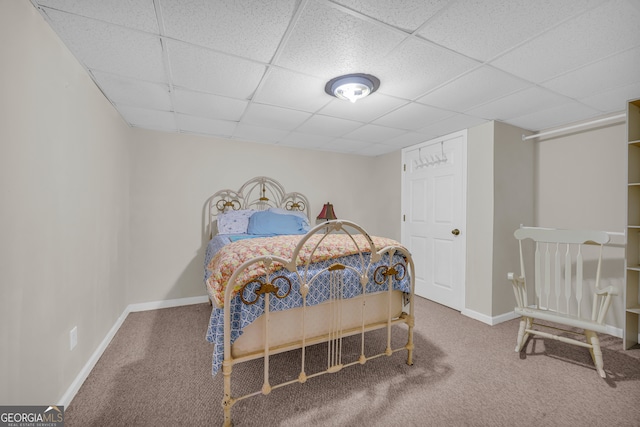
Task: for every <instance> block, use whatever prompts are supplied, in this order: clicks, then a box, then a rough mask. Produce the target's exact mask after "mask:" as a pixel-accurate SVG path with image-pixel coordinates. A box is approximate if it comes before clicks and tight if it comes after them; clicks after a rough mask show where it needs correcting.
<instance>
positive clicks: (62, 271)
mask: <svg viewBox="0 0 640 427" xmlns="http://www.w3.org/2000/svg"><path fill="white" fill-rule="evenodd" d="M0 57H2V65H1V70H2V71H1V74H2V78H1V79H0V93H2V96H0V118H1V119H2V126H0V147H1V154H0V195H1V202H0V236H1V237H0V239H1V240H0V316H1V317H0V332H1V335H0V342H1V343H2V344H0V346H1V347H2V350H1V351H0V404H3V405H6V404H22V405H25V404H32V405H36V404H38V405H43V404H56V403H58V402H59V399H60V398H61V396H62V394H63V393H64V392H65V390H66V389H67V388H68V387H69V385H70V384H71V383H72V381H73V380H74V379H75V378H76V376H77V375H78V373H79V372H80V370H81V369H82V367H83V366H84V365H85V364H86V363H87V360H88V359H89V357H90V355H91V354H92V353H93V352H94V351H95V349H96V348H97V346H98V344H99V343H100V342H101V341H102V340H103V339H104V337H105V335H106V334H107V332H108V331H109V329H111V327H112V326H113V325H114V323H115V321H116V319H117V318H118V317H119V316H120V315H121V314H122V312H123V310H124V309H125V307H126V301H125V288H126V285H127V277H126V276H127V270H126V259H127V255H128V254H127V251H128V237H129V233H128V220H129V198H128V188H129V155H128V149H127V142H128V141H127V138H128V135H129V130H128V128H127V126H126V125H125V123H124V122H123V121H122V120H121V119H120V117H119V116H118V115H117V114H116V112H115V111H114V109H113V107H112V106H111V105H110V104H109V103H108V102H107V101H106V100H105V98H104V97H103V96H102V94H101V92H100V91H99V90H98V89H97V88H96V86H95V85H94V84H93V82H92V81H91V80H90V79H89V77H88V75H87V74H86V72H85V71H84V69H82V68H81V67H80V66H79V65H78V63H77V62H76V61H75V59H74V58H73V57H72V55H71V54H70V53H69V52H68V50H67V49H66V48H65V47H63V45H62V43H61V42H60V41H59V39H58V38H57V37H56V36H55V35H54V33H53V32H52V31H51V29H50V28H49V27H48V25H46V24H45V22H44V21H43V19H42V17H41V16H40V15H39V14H38V12H37V11H36V9H35V8H34V7H33V5H32V4H31V3H30V2H28V1H15V0H12V1H2V2H0ZM74 326H77V327H78V345H77V347H76V348H75V349H74V350H73V351H70V350H69V332H70V330H71V329H72V328H73V327H74Z"/></svg>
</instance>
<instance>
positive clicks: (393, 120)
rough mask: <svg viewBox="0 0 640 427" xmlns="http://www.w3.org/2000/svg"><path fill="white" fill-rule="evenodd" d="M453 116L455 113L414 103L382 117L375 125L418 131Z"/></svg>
mask: <svg viewBox="0 0 640 427" xmlns="http://www.w3.org/2000/svg"><path fill="white" fill-rule="evenodd" d="M451 115H453V113H451V112H449V111H444V110H440V109H438V108H434V107H429V106H427V105H422V104H417V103H415V102H414V103H410V104H407V105H405V106H403V107H400V108H398V109H397V110H395V111H393V112H391V113H389V114H387V115H384V116H382V117H381V118H379V119H377V120H375V121H374V122H373V123H374V124H376V125H381V126H387V127H392V128H399V129H406V130H417V129H420V128H423V127H425V126H426V125H428V124H429V123H432V122H436V121H439V120H442V119H444V118H446V117H449V116H451Z"/></svg>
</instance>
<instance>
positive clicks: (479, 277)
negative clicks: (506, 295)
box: [465, 122, 494, 316]
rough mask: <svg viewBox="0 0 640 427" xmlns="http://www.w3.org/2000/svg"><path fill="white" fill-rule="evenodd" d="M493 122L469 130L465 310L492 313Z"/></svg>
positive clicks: (485, 313)
mask: <svg viewBox="0 0 640 427" xmlns="http://www.w3.org/2000/svg"><path fill="white" fill-rule="evenodd" d="M493 139H494V124H493V122H489V123H485V124H483V125H480V126H476V127H474V128H471V129H469V130H468V132H467V227H466V228H467V261H466V273H465V275H466V284H465V309H468V310H472V311H474V312H477V313H482V314H484V315H486V316H490V315H491V298H492V289H491V283H492V278H493V272H492V268H493V267H492V266H493V250H492V247H493V151H494V143H493Z"/></svg>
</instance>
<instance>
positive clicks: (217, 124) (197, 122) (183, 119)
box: [177, 114, 236, 137]
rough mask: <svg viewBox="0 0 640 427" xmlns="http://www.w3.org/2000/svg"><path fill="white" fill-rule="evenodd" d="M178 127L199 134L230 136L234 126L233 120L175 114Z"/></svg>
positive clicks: (183, 130) (182, 130)
mask: <svg viewBox="0 0 640 427" xmlns="http://www.w3.org/2000/svg"><path fill="white" fill-rule="evenodd" d="M177 121H178V128H179V129H180V131H181V132H187V133H196V134H200V135H216V136H224V137H230V136H231V135H233V131H234V130H235V128H236V123H235V122H230V121H225V120H215V119H207V118H205V117H196V116H187V115H185V114H178V115H177Z"/></svg>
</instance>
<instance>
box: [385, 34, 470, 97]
mask: <svg viewBox="0 0 640 427" xmlns="http://www.w3.org/2000/svg"><path fill="white" fill-rule="evenodd" d="M478 65H479V64H478V63H476V62H474V61H472V60H470V59H467V58H465V57H463V56H460V55H458V54H456V53H454V52H451V51H449V50H446V49H443V48H441V47H438V46H435V45H433V44H431V43H429V42H425V41H420V40H417V39H408V40H407V41H406V42H405V43H403V44H402V45H401V46H399V47H398V48H397V49H395V50H394V51H393V52H392V53H391V54H390V55H388V56H386V57H385V58H384V59H383V60H382V61H381V62H380V67H379V68H376V72H375V73H373V74H374V75H376V77H378V78H379V79H380V88H379V89H378V91H379V92H380V93H383V94H387V95H392V96H396V97H400V98H407V99H412V100H413V99H416V98H418V97H419V96H421V95H423V94H425V93H426V92H428V91H429V90H431V89H433V88H435V87H437V86H438V85H440V84H442V83H444V82H446V81H449V80H452V79H454V78H455V77H456V76H458V75H460V74H462V73H464V72H466V71H469V70H471V69H472V68H474V67H477V66H478Z"/></svg>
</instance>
